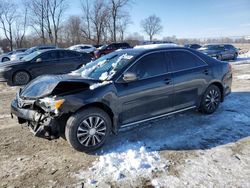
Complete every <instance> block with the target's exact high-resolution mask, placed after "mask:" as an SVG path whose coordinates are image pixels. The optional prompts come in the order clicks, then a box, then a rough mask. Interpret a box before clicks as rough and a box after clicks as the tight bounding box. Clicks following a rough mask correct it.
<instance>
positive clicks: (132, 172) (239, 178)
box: [74, 92, 250, 187]
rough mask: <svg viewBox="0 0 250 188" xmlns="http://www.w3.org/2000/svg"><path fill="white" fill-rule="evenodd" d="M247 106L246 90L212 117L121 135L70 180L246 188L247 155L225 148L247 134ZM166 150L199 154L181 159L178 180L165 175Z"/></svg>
mask: <svg viewBox="0 0 250 188" xmlns="http://www.w3.org/2000/svg"><path fill="white" fill-rule="evenodd" d="M249 106H250V94H249V92H233V93H232V94H231V95H229V96H227V97H226V98H225V101H224V102H223V103H222V104H221V105H220V107H219V108H218V110H217V111H216V112H215V113H214V114H211V115H202V114H200V113H198V112H195V111H189V112H185V113H182V114H177V115H173V116H169V117H166V118H162V119H158V120H155V121H151V122H147V123H144V126H142V125H140V126H139V127H137V128H136V129H133V130H132V131H126V132H121V133H119V135H118V136H114V137H111V138H110V141H109V142H108V143H107V144H106V145H104V146H103V147H102V149H103V151H104V152H103V153H99V155H100V157H99V158H98V159H97V161H95V162H94V163H93V166H92V167H91V168H90V169H88V170H81V171H79V172H78V173H77V174H74V176H76V177H77V179H78V181H84V182H86V186H87V187H88V185H90V186H99V185H110V184H109V182H112V184H115V185H116V186H117V187H140V186H141V185H143V184H142V183H143V180H145V179H146V180H148V181H149V182H150V183H151V184H152V185H153V186H155V187H165V186H166V185H167V186H168V187H197V186H199V185H204V187H225V186H227V185H230V186H229V187H237V186H234V185H242V187H249V186H247V185H249V184H250V183H248V181H246V177H247V173H249V171H248V169H250V161H247V160H246V159H247V156H249V155H250V153H249V154H247V153H246V154H245V155H243V154H242V156H239V157H240V158H241V161H239V160H238V159H237V158H235V157H232V155H233V153H232V150H231V149H230V148H229V147H228V145H230V144H237V142H238V141H239V140H242V139H244V138H247V137H249V136H250V115H249V114H250V108H249ZM168 150H171V151H176V152H177V151H180V152H182V151H188V152H195V154H197V155H198V154H199V153H202V154H200V155H198V157H197V158H196V157H191V158H188V160H184V161H183V162H181V161H180V162H181V163H180V164H178V172H179V173H180V176H173V175H171V174H170V173H168V171H169V167H170V166H172V165H173V164H172V162H171V161H169V160H167V159H165V157H163V156H161V152H160V151H164V153H168ZM246 151H248V152H249V151H250V150H249V149H246ZM97 154H98V153H97ZM244 156H245V161H244ZM215 160H216V161H218V162H215ZM239 162H241V165H239ZM242 165H245V167H243V166H242ZM228 167H229V168H228ZM179 168H180V169H179ZM228 169H230V170H228ZM218 174H220V176H218ZM155 175H156V176H155ZM88 182H89V183H90V184H88ZM91 182H92V184H91ZM237 182H238V183H237ZM105 183H106V184H105ZM144 183H145V181H144ZM100 187H105V186H100Z"/></svg>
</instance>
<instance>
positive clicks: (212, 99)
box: [205, 89, 220, 111]
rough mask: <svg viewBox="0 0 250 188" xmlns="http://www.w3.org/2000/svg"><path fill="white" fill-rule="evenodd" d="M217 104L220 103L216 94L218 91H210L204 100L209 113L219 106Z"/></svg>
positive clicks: (218, 95)
mask: <svg viewBox="0 0 250 188" xmlns="http://www.w3.org/2000/svg"><path fill="white" fill-rule="evenodd" d="M219 103H220V94H219V93H218V91H216V90H214V89H212V90H210V92H209V93H208V94H207V96H206V99H205V105H206V108H207V109H208V110H209V111H214V110H215V109H216V108H217V107H218V106H219Z"/></svg>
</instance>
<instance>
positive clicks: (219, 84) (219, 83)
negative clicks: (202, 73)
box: [206, 81, 224, 102]
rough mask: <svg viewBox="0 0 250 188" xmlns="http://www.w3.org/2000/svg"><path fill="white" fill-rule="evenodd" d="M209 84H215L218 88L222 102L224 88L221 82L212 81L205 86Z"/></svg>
mask: <svg viewBox="0 0 250 188" xmlns="http://www.w3.org/2000/svg"><path fill="white" fill-rule="evenodd" d="M211 85H215V86H217V87H218V88H219V89H220V92H221V102H223V101H224V88H223V85H222V83H221V82H219V81H214V82H211V83H210V84H209V85H208V86H207V88H208V87H209V86H211ZM207 88H206V90H207Z"/></svg>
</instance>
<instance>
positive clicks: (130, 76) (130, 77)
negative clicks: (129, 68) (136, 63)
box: [123, 72, 137, 82]
mask: <svg viewBox="0 0 250 188" xmlns="http://www.w3.org/2000/svg"><path fill="white" fill-rule="evenodd" d="M123 80H124V81H125V82H132V81H135V80H137V76H136V74H135V73H131V72H127V73H125V74H124V75H123Z"/></svg>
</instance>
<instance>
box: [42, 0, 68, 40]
mask: <svg viewBox="0 0 250 188" xmlns="http://www.w3.org/2000/svg"><path fill="white" fill-rule="evenodd" d="M47 7H48V10H49V14H48V16H47V21H49V20H50V18H51V22H52V28H53V35H54V44H57V43H58V32H59V29H60V27H61V24H62V17H63V14H64V13H65V11H66V9H67V0H47ZM49 16H50V17H49ZM48 26H50V24H48ZM49 34H51V30H50V31H49Z"/></svg>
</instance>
